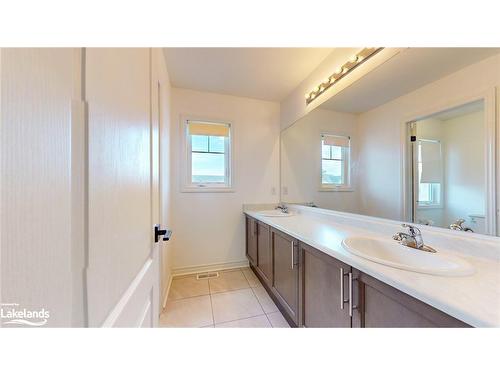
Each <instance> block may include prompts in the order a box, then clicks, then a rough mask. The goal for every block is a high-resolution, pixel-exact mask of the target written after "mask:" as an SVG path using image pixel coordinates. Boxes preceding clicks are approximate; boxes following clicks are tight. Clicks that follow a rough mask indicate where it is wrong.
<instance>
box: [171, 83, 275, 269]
mask: <svg viewBox="0 0 500 375" xmlns="http://www.w3.org/2000/svg"><path fill="white" fill-rule="evenodd" d="M189 115H192V116H197V117H198V118H204V117H206V118H207V119H219V120H223V121H229V122H231V123H232V128H233V165H234V168H233V171H232V172H233V186H234V192H224V193H209V192H203V193H184V192H181V191H180V188H181V182H180V172H181V168H183V163H184V157H183V155H182V151H181V144H182V142H181V140H182V138H181V134H182V133H181V128H182V125H181V121H180V119H181V116H189ZM172 127H173V132H172V135H173V137H172V143H171V146H172V155H173V164H172V229H173V231H174V235H173V239H172V246H173V248H174V251H175V258H174V268H175V269H174V271H175V272H177V273H179V272H187V271H189V269H199V268H200V267H210V265H214V264H215V265H217V266H222V267H223V266H224V265H231V264H244V263H245V262H246V257H245V230H244V218H243V215H242V205H243V203H275V202H277V201H278V200H279V196H278V191H279V151H278V150H279V104H278V103H274V102H268V101H261V100H254V99H247V98H241V97H235V96H229V95H219V94H212V93H207V92H199V91H192V90H184V89H173V90H172Z"/></svg>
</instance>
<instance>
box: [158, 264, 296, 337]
mask: <svg viewBox="0 0 500 375" xmlns="http://www.w3.org/2000/svg"><path fill="white" fill-rule="evenodd" d="M160 327H206V328H213V327H215V328H219V327H220V328H284V327H290V326H289V325H288V323H287V321H286V320H285V318H284V317H283V315H282V314H281V313H280V312H279V310H278V308H277V307H276V305H275V303H274V302H273V300H272V299H271V297H269V295H268V294H267V292H266V290H265V289H264V287H263V286H262V284H261V283H260V281H259V279H257V277H256V276H255V275H254V273H253V271H252V270H251V269H250V268H238V269H233V270H227V271H219V277H218V278H213V279H208V280H207V279H205V280H197V279H196V275H192V276H183V277H179V278H175V279H174V280H173V281H172V285H171V286H170V293H169V295H168V299H167V305H166V307H165V309H164V310H163V312H162V314H161V316H160Z"/></svg>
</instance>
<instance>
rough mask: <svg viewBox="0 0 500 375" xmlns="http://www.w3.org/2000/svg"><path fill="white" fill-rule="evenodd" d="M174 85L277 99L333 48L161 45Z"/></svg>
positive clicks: (298, 81) (283, 95)
mask: <svg viewBox="0 0 500 375" xmlns="http://www.w3.org/2000/svg"><path fill="white" fill-rule="evenodd" d="M164 51H165V58H166V61H167V67H168V72H169V75H170V81H171V83H172V85H173V86H174V87H180V88H186V89H193V90H200V91H210V92H215V93H220V94H228V95H236V96H243V97H250V98H256V99H263V100H272V101H281V100H283V99H284V98H285V97H286V96H287V95H288V94H289V93H290V92H291V91H292V90H293V89H294V88H295V87H297V86H298V85H299V83H300V82H302V80H304V79H305V78H306V77H307V76H308V75H309V74H310V73H311V72H312V71H313V70H314V69H315V68H316V67H317V66H318V65H319V64H320V63H321V61H323V59H324V58H325V57H326V56H328V55H329V54H330V53H331V52H332V51H333V48H165V49H164Z"/></svg>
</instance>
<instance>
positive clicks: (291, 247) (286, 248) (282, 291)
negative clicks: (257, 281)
mask: <svg viewBox="0 0 500 375" xmlns="http://www.w3.org/2000/svg"><path fill="white" fill-rule="evenodd" d="M271 243H272V250H273V269H274V280H273V291H274V294H275V295H276V298H278V300H279V301H280V304H281V306H282V307H283V308H284V309H285V311H286V313H287V315H288V317H289V318H290V319H291V320H292V321H293V322H294V323H295V324H296V325H298V322H299V319H298V314H299V262H298V251H297V247H298V241H297V240H296V239H294V238H293V237H290V236H288V235H286V234H284V233H281V232H279V231H277V230H275V229H271Z"/></svg>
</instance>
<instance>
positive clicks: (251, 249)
mask: <svg viewBox="0 0 500 375" xmlns="http://www.w3.org/2000/svg"><path fill="white" fill-rule="evenodd" d="M245 220H246V255H247V258H248V261H249V262H250V264H251V265H252V266H254V267H256V266H257V220H255V219H253V218H251V217H249V216H247V217H246V218H245Z"/></svg>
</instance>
